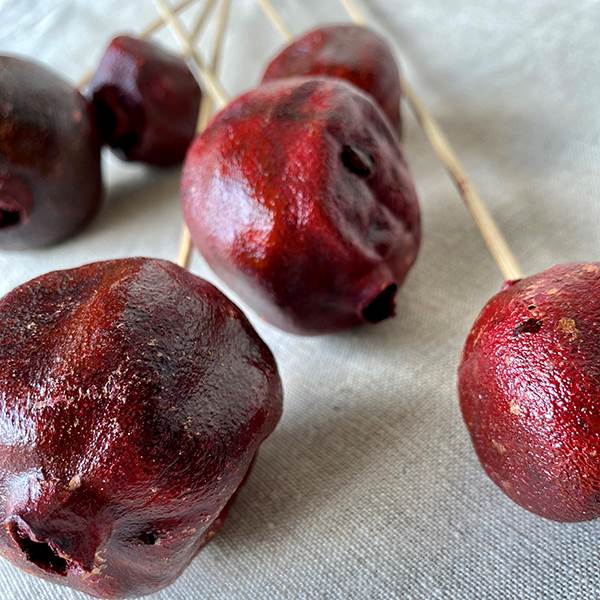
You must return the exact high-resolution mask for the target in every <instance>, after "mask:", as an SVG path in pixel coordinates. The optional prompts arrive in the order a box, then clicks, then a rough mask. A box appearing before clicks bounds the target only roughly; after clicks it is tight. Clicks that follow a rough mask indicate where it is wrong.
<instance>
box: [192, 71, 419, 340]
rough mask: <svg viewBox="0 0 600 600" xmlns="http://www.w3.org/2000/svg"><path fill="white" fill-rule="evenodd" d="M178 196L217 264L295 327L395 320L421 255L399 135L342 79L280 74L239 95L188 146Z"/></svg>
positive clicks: (232, 282)
mask: <svg viewBox="0 0 600 600" xmlns="http://www.w3.org/2000/svg"><path fill="white" fill-rule="evenodd" d="M182 195H183V207H184V214H185V219H186V222H187V224H188V227H189V228H190V231H191V234H192V238H193V241H194V243H195V245H196V247H197V248H198V249H199V250H200V251H201V252H202V254H203V255H204V257H205V259H206V260H207V261H208V263H209V264H210V266H211V267H212V268H213V269H214V271H215V272H216V273H217V274H218V275H219V276H220V277H221V278H222V279H223V280H224V281H225V282H226V283H227V284H228V285H229V286H230V287H231V288H232V289H234V290H235V291H236V292H237V293H238V294H240V296H241V297H242V298H243V299H244V301H246V302H247V303H248V304H250V305H251V306H252V307H253V308H254V309H255V310H256V311H257V312H258V313H259V314H260V315H261V316H262V317H263V318H264V319H266V320H267V321H270V322H271V323H273V324H275V325H277V326H279V327H281V328H283V329H286V330H288V331H292V332H295V333H303V334H315V333H323V332H327V331H335V330H339V329H343V328H346V327H350V326H353V325H357V324H359V323H363V322H377V321H381V320H383V319H385V318H387V317H389V316H392V315H393V313H394V297H395V294H396V291H397V288H398V286H400V284H401V283H402V281H403V280H404V278H405V276H406V274H407V273H408V271H409V269H410V267H411V266H412V264H413V263H414V261H415V259H416V256H417V251H418V247H419V242H420V221H419V207H418V202H417V196H416V193H415V189H414V187H413V184H412V181H411V178H410V175H409V172H408V168H407V166H406V163H405V161H404V158H403V155H402V151H401V149H400V146H399V144H398V141H397V138H396V136H395V135H394V133H393V131H392V130H391V128H390V126H389V124H388V121H387V119H385V117H384V116H383V113H382V112H381V111H380V109H379V108H378V107H377V106H376V105H375V104H374V103H373V102H372V100H371V99H370V98H369V97H368V96H367V95H365V94H363V93H362V92H360V91H359V90H357V89H356V88H355V87H353V86H351V85H349V84H347V83H345V82H342V81H339V80H335V79H325V78H321V79H306V78H299V79H288V80H282V81H278V82H273V83H270V84H265V85H263V86H261V87H260V88H257V89H255V90H253V91H251V92H249V93H247V94H245V95H243V96H241V97H240V98H238V99H237V100H235V101H234V102H232V103H231V104H230V105H229V106H227V107H226V108H225V109H224V110H223V111H222V112H221V113H219V114H218V115H217V116H216V117H215V118H214V119H213V121H212V123H211V124H210V125H209V127H208V129H206V130H205V131H204V133H203V134H202V135H201V136H200V137H198V138H197V139H196V141H195V142H194V144H193V146H192V147H191V148H190V152H189V153H188V156H187V159H186V162H185V166H184V173H183V179H182Z"/></svg>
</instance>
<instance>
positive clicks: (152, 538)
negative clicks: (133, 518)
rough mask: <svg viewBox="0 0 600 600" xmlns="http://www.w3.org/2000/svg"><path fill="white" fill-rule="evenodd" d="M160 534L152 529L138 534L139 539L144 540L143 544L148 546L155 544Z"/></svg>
mask: <svg viewBox="0 0 600 600" xmlns="http://www.w3.org/2000/svg"><path fill="white" fill-rule="evenodd" d="M157 539H158V536H157V535H156V534H155V533H154V532H152V531H144V532H143V533H140V535H138V540H140V542H142V544H146V545H147V546H154V544H156V540H157Z"/></svg>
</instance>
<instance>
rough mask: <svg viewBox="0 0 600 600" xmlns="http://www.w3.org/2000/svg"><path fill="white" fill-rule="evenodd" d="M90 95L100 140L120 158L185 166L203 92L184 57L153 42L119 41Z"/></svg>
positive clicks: (112, 46) (113, 45) (100, 68)
mask: <svg viewBox="0 0 600 600" xmlns="http://www.w3.org/2000/svg"><path fill="white" fill-rule="evenodd" d="M88 95H89V97H90V99H91V102H92V105H93V107H94V113H95V119H96V122H97V125H98V130H99V132H100V135H101V136H102V140H103V141H104V143H106V144H108V146H110V147H111V148H112V150H113V151H114V152H115V153H116V154H117V155H118V156H119V157H120V158H122V159H123V160H128V161H139V162H143V163H146V164H149V165H154V166H158V167H169V166H173V165H177V164H179V163H181V162H182V161H183V159H184V157H185V153H186V152H187V149H188V147H189V145H190V143H191V142H192V140H193V139H194V136H195V134H196V123H197V119H198V112H199V109H200V101H201V98H202V93H201V91H200V88H199V87H198V84H197V83H196V80H195V79H194V77H193V75H192V73H191V72H190V70H189V69H188V67H187V65H186V64H185V61H184V60H183V59H182V58H180V57H179V56H176V55H175V54H172V53H170V52H167V51H166V50H164V49H163V48H161V47H160V46H159V45H157V44H155V43H153V42H149V41H146V40H141V39H139V38H135V37H131V36H126V35H120V36H117V37H115V38H114V39H113V40H112V41H111V42H110V44H109V45H108V48H107V49H106V52H105V53H104V56H103V57H102V59H101V60H100V64H99V65H98V68H97V70H96V72H95V74H94V76H93V78H92V81H91V82H90V86H89V90H88Z"/></svg>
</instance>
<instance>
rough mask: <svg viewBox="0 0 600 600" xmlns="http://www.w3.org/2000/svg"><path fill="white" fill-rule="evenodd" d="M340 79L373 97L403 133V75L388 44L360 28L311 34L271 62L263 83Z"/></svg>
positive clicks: (331, 28) (331, 27) (326, 29)
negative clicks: (284, 79) (326, 78)
mask: <svg viewBox="0 0 600 600" xmlns="http://www.w3.org/2000/svg"><path fill="white" fill-rule="evenodd" d="M302 76H322V77H337V78H339V79H344V80H346V81H349V82H350V83H352V84H354V85H355V86H356V87H358V88H360V89H361V90H363V91H364V92H366V93H367V94H370V95H371V96H372V97H373V98H374V99H375V101H376V102H377V103H378V104H379V106H380V107H381V108H382V109H383V112H384V113H385V114H386V115H387V117H388V119H389V120H390V123H391V124H392V125H393V126H394V128H395V129H396V131H398V132H399V131H400V130H401V127H402V120H401V115H400V99H401V97H402V90H401V86H400V72H399V68H398V63H397V62H396V60H395V59H394V54H393V52H392V50H391V48H390V46H389V45H388V43H387V42H386V41H385V40H384V39H383V38H382V37H381V36H380V35H378V34H377V33H375V32H374V31H371V30H370V29H367V28H366V27H361V26H358V25H329V26H327V27H318V28H317V29H313V30H312V31H309V32H308V33H306V34H305V35H303V36H302V37H300V38H298V39H296V40H294V41H293V42H292V43H291V44H289V45H288V46H286V47H285V48H284V49H283V50H282V51H281V52H279V54H277V56H275V58H274V59H273V60H272V61H271V62H270V63H269V66H268V67H267V70H266V71H265V74H264V76H263V81H272V80H273V79H283V78H285V77H302Z"/></svg>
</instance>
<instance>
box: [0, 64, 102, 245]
mask: <svg viewBox="0 0 600 600" xmlns="http://www.w3.org/2000/svg"><path fill="white" fill-rule="evenodd" d="M101 200H102V179H101V173H100V144H99V142H98V138H97V135H96V131H95V129H94V125H93V122H92V118H91V111H90V108H89V106H88V103H87V101H86V100H85V98H84V97H83V96H82V95H81V94H80V93H79V92H78V91H77V90H76V89H74V88H73V87H71V86H70V85H69V84H68V83H67V82H65V81H63V80H62V79H61V78H59V77H57V76H56V75H55V74H54V73H52V72H50V71H48V70H47V69H46V68H45V67H42V66H41V65H38V64H35V63H32V62H31V61H29V60H25V59H21V58H18V57H15V56H0V248H3V249H23V248H34V247H40V246H46V245H49V244H53V243H55V242H58V241H60V240H63V239H65V238H67V237H69V236H71V235H73V234H75V233H77V232H78V231H79V230H80V229H82V228H83V226H84V225H85V224H86V223H87V222H88V221H89V220H90V219H91V218H92V217H93V216H94V214H95V213H96V212H97V210H98V208H99V206H100V203H101Z"/></svg>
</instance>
